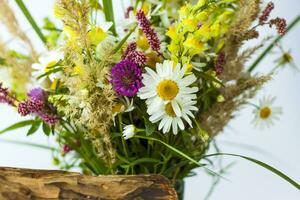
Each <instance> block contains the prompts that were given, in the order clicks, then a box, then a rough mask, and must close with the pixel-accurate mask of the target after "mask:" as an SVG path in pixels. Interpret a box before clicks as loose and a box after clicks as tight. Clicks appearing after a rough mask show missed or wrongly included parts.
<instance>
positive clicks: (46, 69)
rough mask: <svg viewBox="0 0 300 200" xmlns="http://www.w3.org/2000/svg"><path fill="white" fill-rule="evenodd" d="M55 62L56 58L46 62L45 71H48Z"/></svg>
mask: <svg viewBox="0 0 300 200" xmlns="http://www.w3.org/2000/svg"><path fill="white" fill-rule="evenodd" d="M56 64H57V60H52V61H50V62H48V63H47V65H46V66H45V72H46V73H47V72H49V71H50V70H51V69H52V68H53V66H54V65H56Z"/></svg>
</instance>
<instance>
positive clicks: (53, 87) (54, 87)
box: [50, 78, 59, 90]
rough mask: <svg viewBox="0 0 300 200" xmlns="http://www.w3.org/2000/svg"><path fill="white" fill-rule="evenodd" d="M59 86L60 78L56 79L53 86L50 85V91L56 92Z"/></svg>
mask: <svg viewBox="0 0 300 200" xmlns="http://www.w3.org/2000/svg"><path fill="white" fill-rule="evenodd" d="M58 86H59V79H58V78H55V79H54V80H53V81H52V83H51V85H50V89H51V90H56V88H57V87H58Z"/></svg>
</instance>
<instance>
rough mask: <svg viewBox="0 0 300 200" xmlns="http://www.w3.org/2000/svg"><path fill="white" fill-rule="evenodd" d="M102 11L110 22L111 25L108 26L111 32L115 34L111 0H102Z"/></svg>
mask: <svg viewBox="0 0 300 200" xmlns="http://www.w3.org/2000/svg"><path fill="white" fill-rule="evenodd" d="M103 11H104V15H105V19H106V21H108V22H112V23H113V25H112V26H111V27H110V30H111V32H112V33H113V34H114V35H115V36H116V35H117V32H116V27H115V18H114V9H113V2H112V0H103Z"/></svg>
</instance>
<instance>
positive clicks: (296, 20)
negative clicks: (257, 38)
mask: <svg viewBox="0 0 300 200" xmlns="http://www.w3.org/2000/svg"><path fill="white" fill-rule="evenodd" d="M299 21H300V15H298V16H297V17H296V18H295V19H294V20H293V21H292V22H291V23H290V25H289V26H288V27H287V29H286V33H285V35H284V36H286V35H287V33H288V32H289V31H290V30H292V29H293V28H294V27H295V26H296V25H297V24H298V22H299ZM284 36H281V35H279V36H278V37H276V38H275V39H274V41H273V42H272V43H271V44H270V45H269V46H268V47H267V48H266V50H264V52H262V53H261V54H260V56H259V57H258V58H257V59H256V60H255V61H254V63H253V64H252V65H251V66H250V68H249V69H248V72H252V71H253V70H254V69H255V68H256V66H257V65H258V64H259V63H260V62H261V61H262V60H263V59H264V58H265V57H266V55H268V53H269V52H270V51H271V50H272V49H273V48H274V47H275V46H276V44H277V43H278V42H280V41H281V40H282V39H283V38H284Z"/></svg>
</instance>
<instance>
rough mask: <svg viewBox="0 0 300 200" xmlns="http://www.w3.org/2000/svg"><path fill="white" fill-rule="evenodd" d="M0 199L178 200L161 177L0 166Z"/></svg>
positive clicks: (171, 188) (168, 183)
mask: <svg viewBox="0 0 300 200" xmlns="http://www.w3.org/2000/svg"><path fill="white" fill-rule="evenodd" d="M0 199H1V200H2V199H3V200H8V199H9V200H29V199H30V200H31V199H39V200H48V199H89V200H90V199H98V200H114V199H122V200H123V199H124V200H126V199H127V200H132V199H133V200H158V199H159V200H176V199H177V195H176V192H175V190H174V188H173V187H172V186H171V184H170V182H169V181H168V180H167V179H166V178H164V177H162V176H159V175H136V176H97V177H94V176H83V175H80V174H79V173H73V172H63V171H52V170H33V169H18V168H5V167H0Z"/></svg>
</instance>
